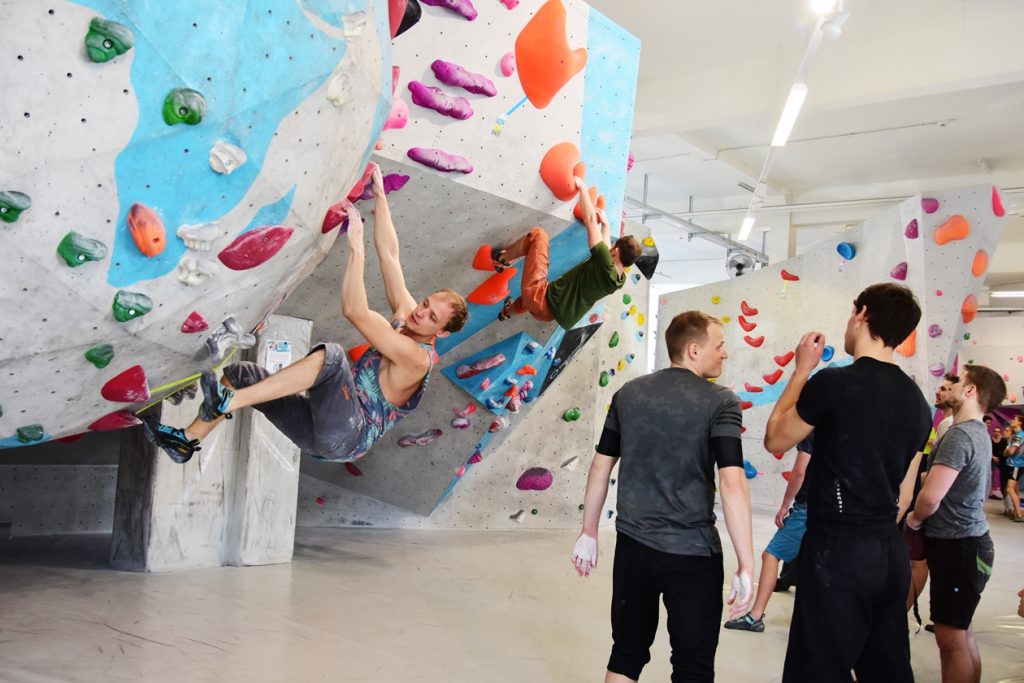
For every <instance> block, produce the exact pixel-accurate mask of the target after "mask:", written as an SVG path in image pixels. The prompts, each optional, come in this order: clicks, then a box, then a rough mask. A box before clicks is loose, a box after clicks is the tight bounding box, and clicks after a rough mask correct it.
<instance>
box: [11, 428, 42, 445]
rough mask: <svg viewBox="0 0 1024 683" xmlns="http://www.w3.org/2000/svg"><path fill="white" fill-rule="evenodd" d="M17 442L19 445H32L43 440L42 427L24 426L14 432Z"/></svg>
mask: <svg viewBox="0 0 1024 683" xmlns="http://www.w3.org/2000/svg"><path fill="white" fill-rule="evenodd" d="M16 431H17V434H18V441H20V442H21V443H32V442H33V441H42V440H43V425H25V426H24V427H18V429H17V430H16Z"/></svg>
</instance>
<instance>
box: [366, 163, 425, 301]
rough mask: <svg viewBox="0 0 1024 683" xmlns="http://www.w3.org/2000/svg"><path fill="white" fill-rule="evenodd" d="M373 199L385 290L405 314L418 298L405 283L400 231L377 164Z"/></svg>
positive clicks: (377, 243) (375, 227)
mask: <svg viewBox="0 0 1024 683" xmlns="http://www.w3.org/2000/svg"><path fill="white" fill-rule="evenodd" d="M372 177H373V181H372V182H373V201H374V204H375V206H374V214H375V216H376V220H375V221H374V226H373V244H374V246H375V247H376V248H377V257H378V258H379V259H380V272H381V275H382V276H383V277H384V291H385V292H386V294H387V297H388V305H389V306H391V311H392V312H393V313H394V315H396V316H406V315H408V314H409V313H410V312H412V311H413V309H415V308H416V299H414V298H413V296H412V294H410V293H409V290H408V288H407V287H406V286H405V274H404V273H403V272H402V264H401V262H400V261H399V258H398V249H399V247H398V233H397V232H396V231H395V224H394V222H393V221H392V220H391V209H390V208H389V207H388V199H387V195H385V194H384V179H383V178H382V177H381V172H380V167H379V166H377V165H376V164H374V169H373V176H372Z"/></svg>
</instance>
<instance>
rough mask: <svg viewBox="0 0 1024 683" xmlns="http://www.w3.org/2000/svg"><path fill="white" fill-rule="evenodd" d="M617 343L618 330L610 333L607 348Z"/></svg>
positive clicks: (613, 346) (612, 347)
mask: <svg viewBox="0 0 1024 683" xmlns="http://www.w3.org/2000/svg"><path fill="white" fill-rule="evenodd" d="M618 345H619V333H618V332H613V333H612V338H611V339H609V340H608V348H609V349H614V348H615V347H616V346H618Z"/></svg>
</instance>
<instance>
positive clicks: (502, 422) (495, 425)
mask: <svg viewBox="0 0 1024 683" xmlns="http://www.w3.org/2000/svg"><path fill="white" fill-rule="evenodd" d="M506 427H508V420H507V419H506V418H505V416H504V415H499V416H498V417H496V418H494V422H492V423H491V426H490V427H488V429H487V431H489V432H491V433H493V432H500V431H501V430H503V429H505V428H506Z"/></svg>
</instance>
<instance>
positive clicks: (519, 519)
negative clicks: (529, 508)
mask: <svg viewBox="0 0 1024 683" xmlns="http://www.w3.org/2000/svg"><path fill="white" fill-rule="evenodd" d="M525 517H526V510H520V511H519V512H517V513H515V514H514V515H509V516H508V518H509V519H511V520H512V521H513V522H517V523H519V524H522V523H523V519H524V518H525Z"/></svg>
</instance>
